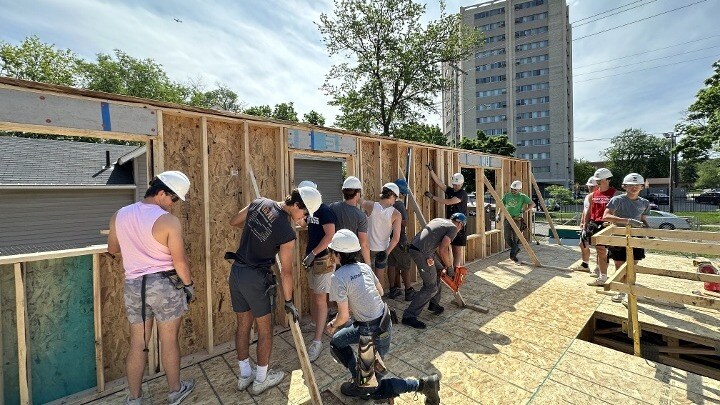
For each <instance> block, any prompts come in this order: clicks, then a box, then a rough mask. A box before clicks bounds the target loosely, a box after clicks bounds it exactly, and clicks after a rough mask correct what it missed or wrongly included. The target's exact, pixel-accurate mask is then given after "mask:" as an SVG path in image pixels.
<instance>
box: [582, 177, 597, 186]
mask: <svg viewBox="0 0 720 405" xmlns="http://www.w3.org/2000/svg"><path fill="white" fill-rule="evenodd" d="M585 185H586V186H593V187H597V180H595V177H590V178H589V179H588V181H587V183H585Z"/></svg>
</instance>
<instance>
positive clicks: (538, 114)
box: [515, 110, 550, 120]
mask: <svg viewBox="0 0 720 405" xmlns="http://www.w3.org/2000/svg"><path fill="white" fill-rule="evenodd" d="M549 116H550V110H545V111H529V112H524V113H520V114H518V115H516V116H515V117H516V118H517V119H519V120H527V119H531V118H546V117H549Z"/></svg>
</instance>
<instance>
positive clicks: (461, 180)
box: [451, 173, 465, 185]
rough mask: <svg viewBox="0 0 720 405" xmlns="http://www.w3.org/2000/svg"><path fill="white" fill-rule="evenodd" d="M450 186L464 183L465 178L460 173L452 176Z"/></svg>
mask: <svg viewBox="0 0 720 405" xmlns="http://www.w3.org/2000/svg"><path fill="white" fill-rule="evenodd" d="M451 183H452V185H456V184H463V183H465V176H463V175H462V173H455V174H453V175H452V181H451Z"/></svg>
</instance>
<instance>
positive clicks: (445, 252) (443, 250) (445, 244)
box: [437, 236, 452, 267]
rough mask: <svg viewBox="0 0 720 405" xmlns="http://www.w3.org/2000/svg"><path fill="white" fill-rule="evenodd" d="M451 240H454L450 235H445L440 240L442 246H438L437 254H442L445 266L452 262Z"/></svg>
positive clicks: (441, 258)
mask: <svg viewBox="0 0 720 405" xmlns="http://www.w3.org/2000/svg"><path fill="white" fill-rule="evenodd" d="M450 242H452V240H450V237H448V236H444V237H443V239H442V241H441V242H440V246H438V248H437V254H438V256H440V260H442V265H443V267H446V266H449V264H447V263H450V264H452V261H451V260H450Z"/></svg>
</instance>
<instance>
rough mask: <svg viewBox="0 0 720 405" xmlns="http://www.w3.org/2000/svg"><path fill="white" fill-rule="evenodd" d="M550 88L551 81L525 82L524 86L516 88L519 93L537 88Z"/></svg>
mask: <svg viewBox="0 0 720 405" xmlns="http://www.w3.org/2000/svg"><path fill="white" fill-rule="evenodd" d="M549 88H550V83H549V82H545V83H534V84H525V85H522V86H517V87H516V90H517V92H518V93H522V92H524V91H535V90H546V89H549Z"/></svg>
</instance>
